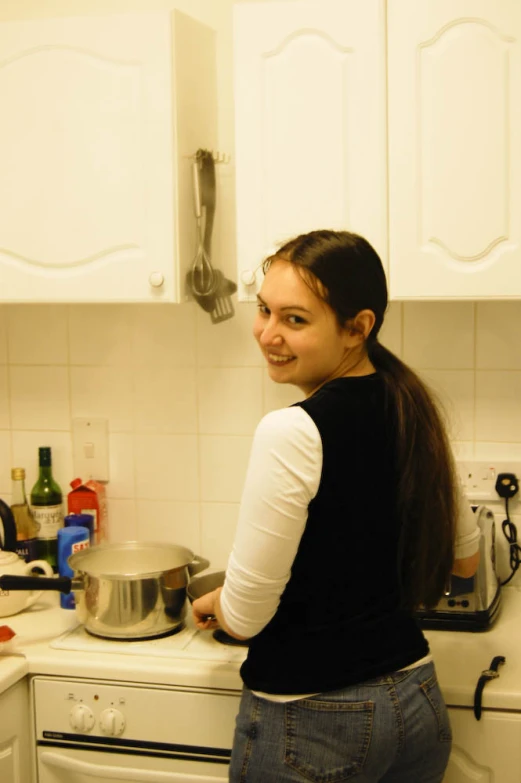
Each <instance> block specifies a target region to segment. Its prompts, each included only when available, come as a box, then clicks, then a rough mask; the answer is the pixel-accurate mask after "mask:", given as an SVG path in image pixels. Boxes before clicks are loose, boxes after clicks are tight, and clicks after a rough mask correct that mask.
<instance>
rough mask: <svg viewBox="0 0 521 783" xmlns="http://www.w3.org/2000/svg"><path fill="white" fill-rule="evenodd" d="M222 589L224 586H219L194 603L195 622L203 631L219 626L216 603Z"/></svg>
mask: <svg viewBox="0 0 521 783" xmlns="http://www.w3.org/2000/svg"><path fill="white" fill-rule="evenodd" d="M221 590H222V587H218V588H217V589H216V590H212V592H211V593H206V595H202V596H201V597H200V598H196V599H195V601H194V602H193V603H192V614H193V618H194V623H195V625H196V626H197V628H200V629H201V631H208V630H212V629H214V628H219V622H218V620H217V618H216V616H215V614H216V610H215V604H216V601H217V597H218V595H219V593H220V592H221Z"/></svg>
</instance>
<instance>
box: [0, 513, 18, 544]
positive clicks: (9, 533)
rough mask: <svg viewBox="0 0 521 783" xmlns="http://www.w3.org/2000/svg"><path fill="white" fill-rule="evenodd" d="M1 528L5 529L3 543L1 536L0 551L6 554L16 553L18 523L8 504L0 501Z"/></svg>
mask: <svg viewBox="0 0 521 783" xmlns="http://www.w3.org/2000/svg"><path fill="white" fill-rule="evenodd" d="M0 526H1V527H2V528H3V533H4V534H3V541H2V536H0V549H5V551H6V552H16V522H15V521H14V516H13V512H12V511H11V509H10V507H9V506H8V505H7V503H4V501H3V500H0Z"/></svg>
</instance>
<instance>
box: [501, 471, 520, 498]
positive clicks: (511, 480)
mask: <svg viewBox="0 0 521 783" xmlns="http://www.w3.org/2000/svg"><path fill="white" fill-rule="evenodd" d="M496 492H497V494H498V495H499V497H500V498H513V497H514V495H516V494H517V493H518V492H519V481H518V480H517V476H516V474H515V473H498V476H497V480H496Z"/></svg>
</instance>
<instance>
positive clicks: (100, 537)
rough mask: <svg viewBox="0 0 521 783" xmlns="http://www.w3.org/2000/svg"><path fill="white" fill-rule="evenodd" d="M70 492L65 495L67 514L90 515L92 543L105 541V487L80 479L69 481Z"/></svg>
mask: <svg viewBox="0 0 521 783" xmlns="http://www.w3.org/2000/svg"><path fill="white" fill-rule="evenodd" d="M71 487H72V490H71V492H69V494H68V495H67V513H68V514H92V516H93V517H94V543H95V544H101V543H102V542H103V541H106V539H107V527H108V520H107V496H106V492H105V487H104V486H103V484H101V483H100V482H99V481H95V480H94V479H89V480H88V481H85V482H83V481H82V480H81V479H80V478H75V479H74V480H73V481H71Z"/></svg>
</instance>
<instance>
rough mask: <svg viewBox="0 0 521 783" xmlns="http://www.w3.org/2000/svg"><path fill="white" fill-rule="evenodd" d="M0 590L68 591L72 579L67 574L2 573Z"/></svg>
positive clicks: (70, 588)
mask: <svg viewBox="0 0 521 783" xmlns="http://www.w3.org/2000/svg"><path fill="white" fill-rule="evenodd" d="M0 590H59V592H60V593H70V592H71V590H72V580H71V579H69V577H68V576H57V577H52V576H16V575H15V574H2V575H1V576H0Z"/></svg>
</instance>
